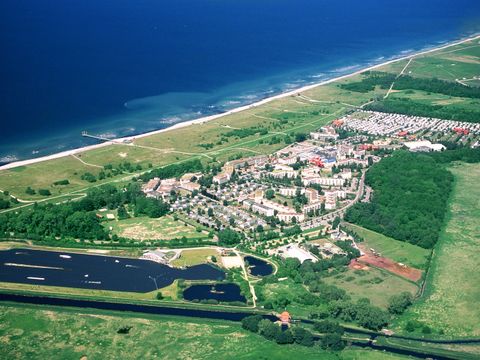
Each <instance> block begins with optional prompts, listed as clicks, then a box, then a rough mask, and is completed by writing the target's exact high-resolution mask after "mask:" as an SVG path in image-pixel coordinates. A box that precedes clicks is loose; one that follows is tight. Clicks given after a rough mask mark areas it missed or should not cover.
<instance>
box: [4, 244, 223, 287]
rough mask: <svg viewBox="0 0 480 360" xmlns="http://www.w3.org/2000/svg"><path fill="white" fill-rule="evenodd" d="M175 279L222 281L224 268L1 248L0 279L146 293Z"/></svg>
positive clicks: (22, 282)
mask: <svg viewBox="0 0 480 360" xmlns="http://www.w3.org/2000/svg"><path fill="white" fill-rule="evenodd" d="M176 279H185V280H210V281H211V280H214V281H221V280H224V279H225V272H224V271H223V270H221V269H220V268H217V267H214V266H212V265H208V264H202V265H195V266H191V267H187V268H185V269H178V268H173V267H170V266H167V265H163V264H159V263H156V262H154V261H150V260H141V259H132V258H125V257H114V256H103V255H87V254H78V253H69V252H56V251H43V250H31V249H11V250H5V251H0V282H10V283H20V284H32V285H48V286H62V287H72V288H81V289H94V290H111V291H130V292H141V293H145V292H149V291H154V290H156V289H160V288H163V287H165V286H168V285H170V284H172V283H173V282H174V281H175V280H176Z"/></svg>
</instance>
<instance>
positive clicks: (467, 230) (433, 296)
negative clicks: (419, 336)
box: [399, 164, 480, 337]
mask: <svg viewBox="0 0 480 360" xmlns="http://www.w3.org/2000/svg"><path fill="white" fill-rule="evenodd" d="M450 170H451V171H452V173H453V174H454V175H455V180H456V182H455V187H454V190H453V194H452V195H451V198H450V200H449V211H448V214H447V219H446V220H447V221H446V226H445V228H444V229H443V231H442V233H441V235H440V240H439V242H438V244H437V246H436V247H435V250H434V256H433V258H432V263H431V268H430V271H429V274H428V277H427V287H426V290H425V295H424V298H423V299H422V300H420V302H419V303H417V304H416V305H415V306H413V307H412V308H411V310H410V311H408V313H407V314H406V315H405V316H404V317H403V318H402V321H401V322H400V323H399V327H401V328H403V327H404V326H405V325H406V323H407V322H408V321H409V320H410V321H419V322H421V323H423V324H426V325H428V326H430V327H431V328H432V329H433V331H434V332H436V333H444V334H445V335H448V336H467V337H468V336H480V325H479V324H480V308H479V307H478V304H479V302H480V287H479V284H480V273H479V272H478V264H479V262H480V242H479V239H480V228H479V221H478V219H480V183H479V182H478V179H480V165H479V164H459V165H455V166H452V167H451V168H450Z"/></svg>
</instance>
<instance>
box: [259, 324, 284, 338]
mask: <svg viewBox="0 0 480 360" xmlns="http://www.w3.org/2000/svg"><path fill="white" fill-rule="evenodd" d="M279 332H281V330H280V327H279V326H278V325H276V324H274V323H273V322H271V321H270V320H268V319H263V320H261V321H260V322H259V323H258V333H259V334H260V335H262V336H263V337H265V338H266V339H268V340H276V339H277V336H278V333H279Z"/></svg>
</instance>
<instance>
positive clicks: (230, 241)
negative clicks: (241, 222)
mask: <svg viewBox="0 0 480 360" xmlns="http://www.w3.org/2000/svg"><path fill="white" fill-rule="evenodd" d="M241 239H242V237H241V235H240V234H239V233H238V232H236V231H234V230H231V229H224V230H220V231H219V232H218V242H219V244H220V245H236V244H238V243H240V240H241Z"/></svg>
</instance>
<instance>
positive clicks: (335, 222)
mask: <svg viewBox="0 0 480 360" xmlns="http://www.w3.org/2000/svg"><path fill="white" fill-rule="evenodd" d="M338 225H340V218H339V217H338V216H337V217H335V219H334V220H333V223H332V229H336V228H338Z"/></svg>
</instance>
